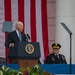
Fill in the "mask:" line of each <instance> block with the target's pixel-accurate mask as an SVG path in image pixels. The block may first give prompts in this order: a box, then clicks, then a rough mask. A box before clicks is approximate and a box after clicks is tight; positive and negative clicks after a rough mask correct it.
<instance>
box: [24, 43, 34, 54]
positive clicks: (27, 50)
mask: <svg viewBox="0 0 75 75" xmlns="http://www.w3.org/2000/svg"><path fill="white" fill-rule="evenodd" d="M25 51H26V52H27V53H28V54H32V53H33V52H34V46H33V45H32V44H27V45H26V46H25Z"/></svg>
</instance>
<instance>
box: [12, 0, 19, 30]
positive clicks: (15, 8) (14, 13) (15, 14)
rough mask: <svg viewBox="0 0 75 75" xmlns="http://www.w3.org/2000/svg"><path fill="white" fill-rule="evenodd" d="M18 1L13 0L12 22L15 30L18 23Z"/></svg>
mask: <svg viewBox="0 0 75 75" xmlns="http://www.w3.org/2000/svg"><path fill="white" fill-rule="evenodd" d="M17 1H18V0H11V11H12V13H11V14H12V15H11V16H12V17H11V18H12V22H13V30H15V24H16V22H17V21H18V2H17Z"/></svg>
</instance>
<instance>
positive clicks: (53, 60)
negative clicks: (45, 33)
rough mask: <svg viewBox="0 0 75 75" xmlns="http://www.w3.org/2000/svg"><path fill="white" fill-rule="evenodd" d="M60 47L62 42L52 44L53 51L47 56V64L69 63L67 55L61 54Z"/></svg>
mask: <svg viewBox="0 0 75 75" xmlns="http://www.w3.org/2000/svg"><path fill="white" fill-rule="evenodd" d="M60 48H61V45H60V44H58V43H54V44H52V49H53V53H52V54H50V55H48V56H47V57H46V60H45V64H67V62H66V59H65V56H64V55H62V54H59V51H60Z"/></svg>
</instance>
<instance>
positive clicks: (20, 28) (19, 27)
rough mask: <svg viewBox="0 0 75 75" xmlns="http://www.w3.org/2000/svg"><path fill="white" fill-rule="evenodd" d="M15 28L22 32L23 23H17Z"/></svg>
mask: <svg viewBox="0 0 75 75" xmlns="http://www.w3.org/2000/svg"><path fill="white" fill-rule="evenodd" d="M17 30H18V31H19V32H22V31H23V23H19V24H18V26H17Z"/></svg>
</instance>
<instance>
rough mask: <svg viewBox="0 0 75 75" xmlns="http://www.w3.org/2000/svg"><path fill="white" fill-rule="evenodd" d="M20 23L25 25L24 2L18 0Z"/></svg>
mask: <svg viewBox="0 0 75 75" xmlns="http://www.w3.org/2000/svg"><path fill="white" fill-rule="evenodd" d="M18 21H21V22H23V24H24V0H18ZM23 32H24V29H23Z"/></svg>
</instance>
